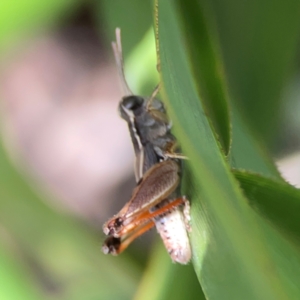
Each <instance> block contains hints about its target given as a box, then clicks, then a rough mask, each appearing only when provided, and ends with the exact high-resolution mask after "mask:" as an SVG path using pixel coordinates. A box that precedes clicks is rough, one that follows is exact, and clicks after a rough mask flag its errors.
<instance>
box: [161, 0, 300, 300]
mask: <svg viewBox="0 0 300 300" xmlns="http://www.w3.org/2000/svg"><path fill="white" fill-rule="evenodd" d="M156 4H157V9H158V15H157V16H156V20H157V24H158V42H159V44H158V49H159V56H160V63H161V78H162V82H163V96H164V100H165V102H166V105H167V109H168V113H169V115H170V117H171V119H172V121H173V123H174V130H175V133H176V136H177V137H178V139H179V141H180V144H181V146H182V149H183V152H184V153H185V154H187V155H188V157H189V161H188V162H187V163H186V167H185V170H184V174H185V176H184V178H183V181H184V184H183V191H184V192H185V193H186V194H187V195H188V196H189V199H191V202H192V229H193V232H192V234H191V241H192V247H193V262H194V268H195V271H196V273H197V275H198V278H199V280H200V282H201V285H202V288H203V291H204V293H205V295H206V297H207V298H209V299H293V298H296V295H299V290H298V289H294V287H291V284H290V280H293V278H292V277H288V279H287V277H286V275H285V273H284V272H282V264H281V262H280V261H279V258H278V257H277V256H276V255H274V251H275V245H276V244H275V243H277V242H278V241H279V240H280V238H281V236H279V235H277V232H275V233H274V232H272V231H270V230H267V229H268V228H267V224H265V223H264V221H263V220H261V219H260V218H259V217H258V216H257V215H256V214H255V213H254V212H253V210H252V209H251V208H250V207H249V206H248V205H247V201H246V199H245V197H244V196H243V194H242V193H241V190H240V188H239V185H238V184H237V182H236V180H235V179H234V177H233V176H232V174H231V172H230V168H229V165H228V163H227V162H226V159H225V157H224V155H223V154H222V152H220V149H219V147H218V144H217V141H216V139H215V135H214V132H213V131H212V128H211V126H210V124H209V121H208V120H207V117H206V114H205V113H204V109H203V107H202V101H201V99H199V94H198V92H197V84H198V82H196V81H195V80H196V79H195V78H194V77H193V72H192V70H191V68H190V64H189V57H188V53H189V52H188V51H187V45H186V44H185V43H184V40H185V38H184V35H183V34H184V32H185V30H182V28H181V27H180V25H181V24H182V23H181V21H180V20H181V18H183V17H184V16H185V17H187V14H185V15H181V11H180V10H179V9H177V8H178V6H175V5H174V3H173V2H169V1H163V0H161V1H158V2H157V3H156ZM188 4H189V2H188ZM188 4H187V5H188ZM190 8H192V9H195V7H194V5H192V6H190ZM192 15H195V13H193V14H192ZM197 29H198V30H200V31H201V32H202V30H203V29H199V28H197ZM196 40H197V39H196ZM275 176H276V175H275ZM273 236H274V245H273V244H271V245H269V244H268V243H269V241H270V240H273ZM273 246H274V247H273ZM291 252H292V251H291ZM295 253H297V252H293V254H294V255H295ZM295 258H296V256H295ZM296 293H298V294H296Z"/></svg>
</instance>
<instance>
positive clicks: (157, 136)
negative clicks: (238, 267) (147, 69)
mask: <svg viewBox="0 0 300 300" xmlns="http://www.w3.org/2000/svg"><path fill="white" fill-rule="evenodd" d="M112 45H113V49H114V54H115V58H116V62H117V66H118V70H119V73H120V77H121V79H122V82H123V87H124V92H125V94H127V95H126V96H124V97H123V98H122V100H121V102H120V104H119V112H120V115H121V117H122V118H123V119H124V120H125V121H126V122H127V124H128V128H129V132H130V136H131V140H132V143H133V147H134V151H135V155H136V161H135V177H136V181H137V183H138V184H137V186H136V188H135V189H134V191H133V195H132V197H131V199H130V200H129V202H128V203H127V204H126V205H125V206H124V207H123V209H122V210H121V211H120V212H119V213H118V214H117V215H116V216H114V217H113V218H112V219H110V220H109V221H108V222H106V223H105V224H104V226H103V230H104V233H105V234H106V235H109V237H108V238H107V239H106V240H105V242H104V245H103V248H102V250H103V252H104V253H105V254H108V253H110V254H113V255H117V254H119V253H121V252H122V251H124V250H125V249H126V248H127V247H128V245H129V244H130V243H131V242H132V241H133V240H134V239H135V238H137V237H138V236H140V235H142V234H143V233H144V232H146V231H147V230H149V229H150V228H152V227H153V226H154V225H155V226H156V228H157V230H158V232H159V234H160V235H161V237H162V239H163V242H164V244H165V246H166V248H167V250H168V252H169V254H170V256H171V258H172V260H173V261H174V262H178V263H181V264H186V263H188V262H189V260H190V258H191V248H190V244H189V240H188V236H187V230H190V227H189V220H190V219H189V218H190V217H189V207H190V206H189V202H188V200H187V199H186V198H185V197H184V196H183V197H182V196H180V175H181V174H180V173H181V161H180V160H181V159H184V158H186V157H184V156H183V155H181V154H178V153H176V152H175V151H174V150H177V149H176V146H177V144H176V139H175V137H174V136H173V135H172V134H171V133H170V128H171V124H170V123H169V121H168V118H167V116H166V112H165V109H164V106H163V104H162V102H161V101H159V100H157V99H155V96H156V94H157V93H158V90H159V86H158V87H157V88H156V89H155V90H154V92H153V94H152V95H151V97H150V98H149V99H145V98H143V97H140V96H135V95H133V94H132V92H131V91H130V89H129V87H128V85H127V82H126V80H125V76H124V70H123V56H122V47H121V36H120V30H119V29H118V28H117V29H116V43H112ZM182 205H184V209H183V211H182V210H181V209H180V206H182Z"/></svg>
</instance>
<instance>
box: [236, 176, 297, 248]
mask: <svg viewBox="0 0 300 300" xmlns="http://www.w3.org/2000/svg"><path fill="white" fill-rule="evenodd" d="M233 174H234V176H235V177H236V178H237V179H238V180H239V182H240V184H241V188H242V189H243V191H244V193H245V195H246V196H247V198H248V201H249V205H250V206H251V207H252V208H253V209H254V210H255V211H256V212H257V213H258V214H259V215H261V217H262V218H264V219H266V220H267V221H268V222H269V223H271V225H272V226H275V227H276V229H277V230H279V231H281V232H282V233H283V234H284V235H285V237H286V238H288V239H289V240H291V241H292V242H293V243H297V244H298V246H300V218H299V212H300V190H299V189H297V188H295V187H293V186H291V185H290V184H288V183H285V182H282V181H278V180H274V179H271V178H267V177H264V176H262V175H258V174H255V173H250V172H248V171H240V170H234V171H233Z"/></svg>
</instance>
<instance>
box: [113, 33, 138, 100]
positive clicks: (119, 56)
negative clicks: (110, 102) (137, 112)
mask: <svg viewBox="0 0 300 300" xmlns="http://www.w3.org/2000/svg"><path fill="white" fill-rule="evenodd" d="M111 45H112V48H113V51H114V55H115V60H116V64H117V68H118V72H119V77H120V80H121V83H122V87H123V90H124V94H125V95H133V93H132V91H131V90H130V88H129V86H128V84H127V81H126V78H125V73H124V63H123V53H122V43H121V29H120V28H116V41H115V42H112V43H111Z"/></svg>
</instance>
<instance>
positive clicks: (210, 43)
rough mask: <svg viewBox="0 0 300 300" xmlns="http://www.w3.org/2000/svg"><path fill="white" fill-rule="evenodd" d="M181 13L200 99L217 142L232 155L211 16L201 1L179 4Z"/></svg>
mask: <svg viewBox="0 0 300 300" xmlns="http://www.w3.org/2000/svg"><path fill="white" fill-rule="evenodd" d="M178 10H180V16H181V21H182V27H183V34H182V36H183V37H184V39H183V40H182V41H181V42H182V43H184V44H185V45H186V47H185V49H186V51H187V52H188V59H189V64H190V67H191V70H192V71H193V77H194V80H195V82H197V85H196V87H197V91H198V93H199V94H200V97H199V98H200V100H201V101H202V105H203V107H204V109H205V111H206V113H207V115H208V118H209V120H211V121H212V124H213V129H214V131H215V133H216V137H217V139H219V140H220V142H221V144H222V146H223V149H224V152H225V154H228V153H229V150H230V144H231V128H230V121H229V110H228V94H227V90H226V86H225V83H224V82H225V79H224V70H223V65H222V61H221V60H220V58H219V53H218V52H219V49H218V46H217V41H216V39H214V38H215V35H214V34H213V30H212V29H213V26H212V24H211V22H210V20H211V18H210V14H209V13H208V12H207V10H204V9H202V8H201V7H200V2H198V1H178Z"/></svg>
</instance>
